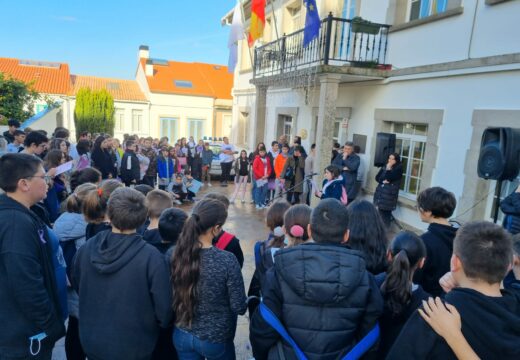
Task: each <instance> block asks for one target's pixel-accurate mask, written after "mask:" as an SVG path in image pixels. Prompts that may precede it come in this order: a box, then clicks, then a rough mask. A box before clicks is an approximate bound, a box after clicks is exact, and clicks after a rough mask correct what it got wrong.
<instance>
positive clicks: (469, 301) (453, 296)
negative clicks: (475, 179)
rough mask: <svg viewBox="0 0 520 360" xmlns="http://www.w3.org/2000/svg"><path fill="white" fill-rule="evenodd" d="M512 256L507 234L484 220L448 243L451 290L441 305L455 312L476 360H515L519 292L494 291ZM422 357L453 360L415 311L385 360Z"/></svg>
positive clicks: (517, 355)
mask: <svg viewBox="0 0 520 360" xmlns="http://www.w3.org/2000/svg"><path fill="white" fill-rule="evenodd" d="M512 257H513V247H512V241H511V236H510V235H509V234H508V233H507V232H506V231H505V230H504V229H502V228H501V227H500V226H498V225H495V224H492V223H490V222H486V221H475V222H471V223H468V224H465V225H464V226H463V227H461V228H460V229H459V230H458V232H457V236H456V237H455V240H454V242H453V255H452V257H451V261H450V262H451V275H452V277H453V280H454V282H455V284H456V286H457V287H455V288H454V289H453V290H451V291H450V292H449V293H448V294H447V295H446V297H445V301H446V302H447V303H449V304H451V305H452V306H454V307H455V308H456V309H457V311H458V312H459V313H460V317H461V319H462V333H463V335H464V337H465V338H466V340H467V342H468V343H469V345H470V346H471V348H472V349H473V351H475V353H476V354H477V355H478V357H479V358H481V359H520V346H518V344H520V294H519V293H518V292H514V291H510V290H501V289H500V284H501V282H502V279H504V277H505V275H506V273H507V271H508V269H509V266H510V265H511V260H512ZM425 306H427V305H425ZM426 358H427V359H443V360H444V359H456V357H455V355H454V353H453V352H452V350H451V349H450V348H449V346H448V345H447V343H446V342H445V341H444V340H443V339H442V338H441V337H440V336H439V335H437V334H436V333H435V331H434V330H433V329H432V328H431V327H430V326H429V325H428V324H427V323H426V322H425V321H424V320H423V319H422V318H421V316H420V315H419V313H415V314H414V315H412V317H411V318H410V320H409V321H408V322H407V323H406V325H405V327H404V328H403V330H402V332H401V334H400V335H399V337H398V338H397V340H396V342H395V343H394V346H393V347H392V349H391V350H390V353H389V354H388V357H387V359H426Z"/></svg>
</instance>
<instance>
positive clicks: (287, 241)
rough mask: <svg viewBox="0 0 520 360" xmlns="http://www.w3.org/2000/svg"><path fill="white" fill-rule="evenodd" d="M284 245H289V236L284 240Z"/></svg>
mask: <svg viewBox="0 0 520 360" xmlns="http://www.w3.org/2000/svg"><path fill="white" fill-rule="evenodd" d="M283 243H284V244H285V246H287V245H289V238H288V237H287V236H285V238H284V239H283Z"/></svg>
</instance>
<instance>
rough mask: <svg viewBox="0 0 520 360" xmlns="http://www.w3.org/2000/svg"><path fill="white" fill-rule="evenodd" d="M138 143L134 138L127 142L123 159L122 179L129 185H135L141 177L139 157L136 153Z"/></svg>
mask: <svg viewBox="0 0 520 360" xmlns="http://www.w3.org/2000/svg"><path fill="white" fill-rule="evenodd" d="M135 150H136V145H135V143H134V142H133V141H132V140H128V141H127V142H126V150H125V154H124V155H123V159H122V160H121V180H122V181H123V182H124V183H125V185H126V186H127V187H128V186H130V185H135V184H137V183H138V182H139V180H140V179H141V175H140V168H139V159H138V158H137V155H136V154H135Z"/></svg>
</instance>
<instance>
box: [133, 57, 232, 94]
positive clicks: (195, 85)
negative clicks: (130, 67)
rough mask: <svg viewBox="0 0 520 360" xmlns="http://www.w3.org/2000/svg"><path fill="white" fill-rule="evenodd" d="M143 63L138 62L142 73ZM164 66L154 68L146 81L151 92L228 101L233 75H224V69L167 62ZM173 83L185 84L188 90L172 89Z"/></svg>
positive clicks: (199, 64)
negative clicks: (188, 83) (185, 82)
mask: <svg viewBox="0 0 520 360" xmlns="http://www.w3.org/2000/svg"><path fill="white" fill-rule="evenodd" d="M146 60H147V59H141V60H140V66H141V67H142V68H143V71H145V70H146ZM167 64H168V65H166V64H165V65H159V64H154V65H153V70H154V75H153V76H147V77H146V80H147V82H148V87H149V88H150V91H151V92H159V93H171V94H180V95H194V96H207V97H213V98H216V99H231V98H232V96H231V89H232V87H233V74H230V73H228V68H227V66H222V65H214V64H204V63H197V62H195V63H186V62H179V61H168V62H167ZM145 73H146V71H145ZM176 80H177V81H189V82H191V84H192V87H191V88H188V87H179V86H176V85H175V81H176Z"/></svg>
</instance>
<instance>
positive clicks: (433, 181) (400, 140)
mask: <svg viewBox="0 0 520 360" xmlns="http://www.w3.org/2000/svg"><path fill="white" fill-rule="evenodd" d="M317 3H318V10H319V13H320V17H321V18H322V19H326V18H327V14H328V13H329V12H331V13H332V15H333V16H334V18H331V19H330V20H329V21H330V24H331V25H332V26H331V27H330V33H329V34H328V33H327V29H328V25H329V23H328V22H327V20H324V22H323V23H322V26H321V30H320V35H319V38H318V40H316V41H315V42H314V43H311V45H310V46H309V47H308V48H307V49H303V47H302V34H303V33H302V32H301V31H300V32H297V33H292V34H291V32H293V31H296V30H298V29H302V28H303V26H304V19H305V8H302V2H301V1H279V2H274V11H273V10H272V7H271V5H269V6H268V7H267V8H266V19H267V21H266V30H265V33H264V41H263V43H264V44H266V45H264V46H259V45H262V44H257V48H256V49H255V51H254V54H253V53H251V56H250V54H249V52H248V49H247V48H246V46H247V45H246V44H245V42H243V43H242V44H240V49H241V50H240V51H239V64H238V66H237V69H236V72H235V81H234V88H233V127H234V128H235V129H236V131H235V132H234V134H235V136H234V139H233V140H234V141H235V143H238V144H249V146H250V147H254V145H255V144H256V143H257V142H259V141H265V142H266V143H270V141H271V140H274V139H277V138H278V136H279V135H281V134H282V133H288V134H290V135H301V136H302V137H303V145H304V146H305V147H306V148H309V147H310V145H311V144H312V143H316V144H317V149H318V152H319V155H318V157H319V159H320V161H319V169H321V168H324V167H325V166H326V165H327V164H328V162H329V161H330V150H331V146H332V142H333V141H339V142H341V143H343V142H345V141H346V140H353V141H354V142H355V143H357V144H359V145H360V146H361V147H362V149H364V151H363V152H362V154H361V158H362V159H363V161H364V163H365V165H366V169H367V174H366V184H365V190H366V191H367V192H368V194H371V193H372V192H373V191H374V189H375V186H376V182H375V181H374V176H375V173H376V172H377V169H376V168H374V167H373V166H372V164H373V159H374V150H375V141H374V140H375V137H376V134H377V133H378V132H393V133H395V134H396V135H397V149H396V150H397V151H398V152H399V153H400V154H401V155H402V158H403V162H404V170H405V172H404V178H403V184H402V191H401V193H400V197H399V207H398V209H397V210H396V211H395V212H394V215H395V216H396V217H397V218H398V219H400V220H402V221H403V222H405V223H407V224H408V225H410V226H413V227H417V228H424V226H425V225H424V224H421V223H420V221H419V218H418V216H417V214H416V213H415V210H414V206H415V204H416V201H415V198H416V195H417V193H418V192H419V191H420V190H422V189H424V188H427V187H430V186H434V185H438V186H443V187H445V188H447V189H449V190H450V191H452V192H454V193H455V195H456V197H457V200H458V206H457V210H456V213H455V216H454V217H456V218H457V219H459V220H461V221H466V220H469V219H488V220H489V219H491V217H492V208H493V194H494V189H495V182H494V181H486V180H483V179H480V178H478V177H477V159H478V155H479V149H480V140H481V136H482V133H483V131H484V129H485V128H486V127H489V126H496V127H520V103H519V100H518V99H519V97H518V92H519V90H520V41H518V34H519V31H518V27H517V24H516V22H517V20H518V19H519V18H520V1H507V0H464V1H462V0H444V1H442V0H437V1H433V0H429V1H428V0H335V1H334V0H327V1H326V0H323V1H320V0H318V1H317ZM244 10H245V11H244V13H245V17H246V27H247V25H248V21H249V20H248V19H249V17H250V1H245V3H244ZM230 16H231V13H228V14H227V15H226V16H225V17H224V19H223V21H224V22H226V21H229V19H230ZM354 16H361V17H362V18H364V19H367V20H370V21H372V22H375V23H379V24H388V25H391V26H390V27H389V28H388V27H386V26H380V28H379V29H376V32H377V33H376V34H375V35H371V34H367V33H366V32H355V31H354V29H353V28H352V27H351V23H350V22H349V21H345V20H341V18H343V19H352V18H353V17H354ZM336 17H337V18H340V19H336ZM275 27H276V29H275ZM376 27H377V26H376ZM283 33H285V34H287V36H285V37H282V36H281V35H282V34H283ZM277 34H278V36H277ZM270 41H272V42H270ZM269 42H270V43H269ZM251 59H253V63H254V66H251ZM354 61H361V62H354ZM370 61H375V63H374V64H369V63H367V62H370ZM377 64H391V65H392V68H391V70H386V69H385V67H384V66H379V67H377V68H366V66H369V65H373V66H376V65H377ZM515 186H516V183H510V182H505V183H504V185H503V187H504V191H503V194H504V196H505V195H507V194H508V193H509V192H511V191H512V189H513V188H514V187H515Z"/></svg>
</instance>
